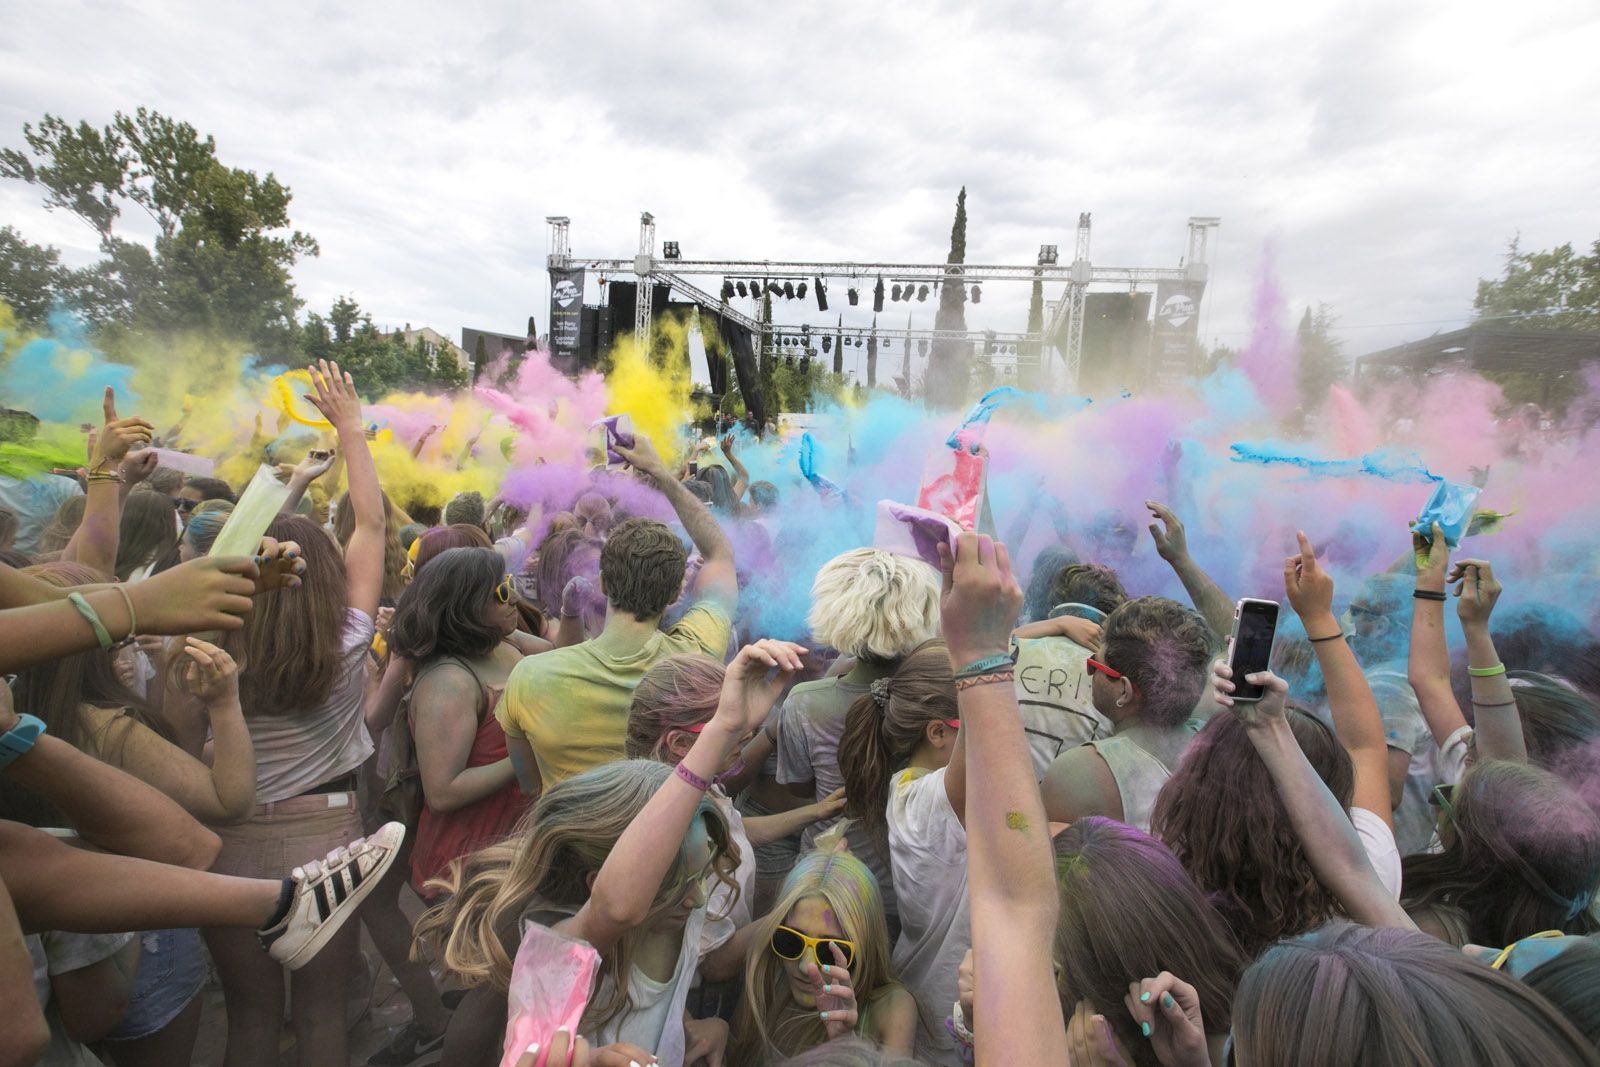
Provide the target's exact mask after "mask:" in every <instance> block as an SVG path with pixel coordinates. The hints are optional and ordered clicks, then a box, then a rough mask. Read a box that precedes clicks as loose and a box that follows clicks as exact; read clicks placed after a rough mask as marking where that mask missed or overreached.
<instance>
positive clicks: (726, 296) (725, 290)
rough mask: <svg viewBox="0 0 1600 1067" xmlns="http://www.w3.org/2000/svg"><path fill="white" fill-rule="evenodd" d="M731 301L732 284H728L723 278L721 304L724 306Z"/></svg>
mask: <svg viewBox="0 0 1600 1067" xmlns="http://www.w3.org/2000/svg"><path fill="white" fill-rule="evenodd" d="M732 299H733V283H732V282H730V281H729V280H728V279H726V278H724V279H722V302H723V303H724V304H726V303H727V302H728V301H730V300H732Z"/></svg>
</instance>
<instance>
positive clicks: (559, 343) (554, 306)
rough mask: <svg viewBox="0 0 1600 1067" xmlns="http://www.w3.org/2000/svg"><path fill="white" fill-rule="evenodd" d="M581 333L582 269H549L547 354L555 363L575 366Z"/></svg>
mask: <svg viewBox="0 0 1600 1067" xmlns="http://www.w3.org/2000/svg"><path fill="white" fill-rule="evenodd" d="M582 336H583V271H581V270H552V271H551V272H550V355H551V361H552V362H553V363H555V365H556V366H563V365H565V366H576V365H577V359H578V343H579V340H580V339H581V338H582Z"/></svg>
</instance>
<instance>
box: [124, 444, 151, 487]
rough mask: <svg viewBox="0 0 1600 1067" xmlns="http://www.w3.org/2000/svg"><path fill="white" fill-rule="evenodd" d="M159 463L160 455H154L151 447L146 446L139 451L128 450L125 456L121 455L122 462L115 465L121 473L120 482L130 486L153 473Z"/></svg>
mask: <svg viewBox="0 0 1600 1067" xmlns="http://www.w3.org/2000/svg"><path fill="white" fill-rule="evenodd" d="M160 464H161V457H160V456H158V455H156V454H155V451H154V450H153V449H148V448H147V449H145V450H143V451H141V452H129V453H128V454H127V455H126V456H123V457H122V462H121V463H120V464H118V466H117V471H118V473H120V474H121V475H122V484H123V485H124V486H130V487H131V486H135V485H138V484H139V483H140V482H142V481H144V480H145V479H146V478H148V477H150V476H151V475H152V474H154V473H155V472H156V467H158V466H160Z"/></svg>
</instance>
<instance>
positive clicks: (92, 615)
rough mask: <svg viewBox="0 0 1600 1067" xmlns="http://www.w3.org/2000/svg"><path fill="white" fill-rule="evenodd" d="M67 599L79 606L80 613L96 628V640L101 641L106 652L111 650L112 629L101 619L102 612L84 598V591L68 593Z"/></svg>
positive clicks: (76, 606)
mask: <svg viewBox="0 0 1600 1067" xmlns="http://www.w3.org/2000/svg"><path fill="white" fill-rule="evenodd" d="M67 601H68V603H70V604H71V605H72V606H73V607H75V608H77V609H78V614H79V615H82V616H83V617H84V619H85V620H87V621H88V623H89V625H90V626H92V627H93V628H94V636H95V640H97V641H99V642H100V648H101V650H102V651H106V652H109V651H111V645H112V643H113V642H112V640H111V631H110V630H107V629H106V624H105V623H103V622H101V621H100V613H99V612H97V611H95V610H94V608H93V607H91V606H90V604H89V602H88V601H87V600H85V599H83V594H82V593H68V594H67Z"/></svg>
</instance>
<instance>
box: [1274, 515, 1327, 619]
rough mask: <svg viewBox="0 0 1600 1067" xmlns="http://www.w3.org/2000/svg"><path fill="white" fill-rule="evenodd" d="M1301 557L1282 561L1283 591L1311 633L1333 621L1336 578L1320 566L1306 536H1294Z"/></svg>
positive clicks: (1292, 557)
mask: <svg viewBox="0 0 1600 1067" xmlns="http://www.w3.org/2000/svg"><path fill="white" fill-rule="evenodd" d="M1295 538H1296V539H1297V540H1298V541H1299V542H1300V554H1299V555H1298V556H1290V557H1289V558H1288V559H1286V560H1284V561H1283V590H1284V592H1285V593H1287V594H1288V597H1289V606H1290V607H1291V608H1293V609H1294V613H1295V614H1296V615H1298V616H1300V619H1301V621H1302V622H1304V623H1305V624H1306V629H1307V630H1308V631H1309V630H1311V629H1312V628H1313V627H1314V626H1315V625H1316V624H1319V623H1322V622H1325V621H1327V620H1329V619H1332V618H1333V578H1332V576H1330V575H1329V574H1328V572H1327V571H1325V570H1323V569H1322V567H1321V565H1320V564H1318V563H1317V552H1316V549H1314V548H1312V547H1311V542H1310V540H1308V539H1307V538H1306V535H1305V534H1304V533H1297V534H1295Z"/></svg>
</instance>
